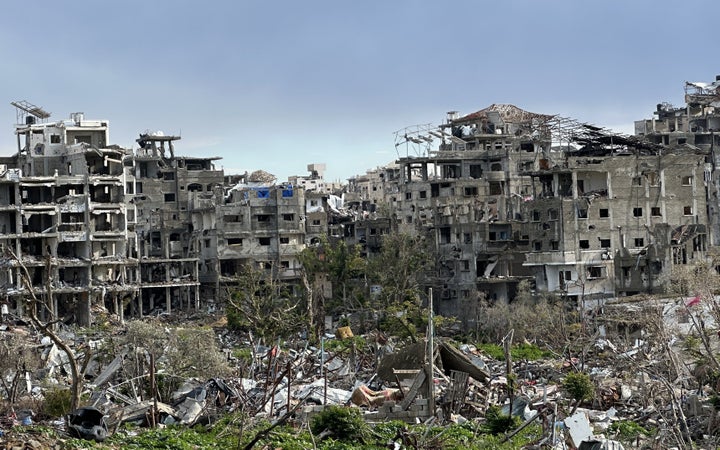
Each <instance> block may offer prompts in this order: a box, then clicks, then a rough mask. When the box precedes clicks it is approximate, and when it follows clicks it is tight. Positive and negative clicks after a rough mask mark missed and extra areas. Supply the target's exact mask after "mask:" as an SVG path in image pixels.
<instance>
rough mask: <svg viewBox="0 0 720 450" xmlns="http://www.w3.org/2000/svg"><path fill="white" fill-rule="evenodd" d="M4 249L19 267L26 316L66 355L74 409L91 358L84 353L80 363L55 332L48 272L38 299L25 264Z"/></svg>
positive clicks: (11, 252) (55, 317) (13, 253)
mask: <svg viewBox="0 0 720 450" xmlns="http://www.w3.org/2000/svg"><path fill="white" fill-rule="evenodd" d="M6 251H7V253H8V255H9V257H10V258H12V259H13V260H14V261H15V262H16V263H17V265H18V267H20V280H21V282H22V284H23V286H24V287H25V290H26V291H27V295H26V296H25V297H24V299H25V302H26V306H27V308H25V311H26V313H27V316H28V318H29V319H30V322H31V323H32V324H33V326H34V327H35V328H36V329H37V330H38V331H39V332H40V333H42V334H44V335H45V336H47V337H49V338H50V340H51V341H52V342H53V343H54V344H55V345H57V346H58V348H59V349H60V350H61V351H62V352H63V353H64V354H65V355H66V356H67V359H68V365H69V366H70V374H69V375H70V380H71V383H70V394H71V397H70V400H71V401H70V408H71V409H76V408H78V407H79V406H80V400H81V399H80V395H81V394H82V389H83V384H84V383H83V379H84V374H85V371H86V370H87V366H88V363H89V362H90V359H91V358H90V356H89V355H86V356H85V360H84V364H83V365H81V364H80V361H79V360H78V358H77V357H76V356H75V353H74V352H73V350H72V349H71V348H70V346H69V345H68V344H67V343H66V342H65V341H64V340H63V339H61V338H60V336H59V335H58V334H57V333H56V332H55V326H56V325H57V324H58V323H59V322H60V319H58V318H57V316H56V311H55V308H54V307H53V304H52V291H51V290H50V280H49V277H50V274H49V272H48V274H47V276H48V280H46V283H45V286H46V287H45V290H46V292H45V296H44V297H45V298H44V300H40V299H38V298H37V296H36V295H35V290H34V289H33V285H32V281H31V277H30V273H29V272H28V269H27V267H26V266H25V264H23V262H22V261H21V260H20V258H18V256H17V255H16V254H15V252H13V251H12V249H10V248H8V249H7V250H6ZM48 258H49V256H48ZM39 308H42V310H43V311H44V312H45V314H46V315H47V317H49V320H47V321H42V320H40V319H39V318H38V315H37V313H38V309H39Z"/></svg>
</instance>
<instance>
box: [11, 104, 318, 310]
mask: <svg viewBox="0 0 720 450" xmlns="http://www.w3.org/2000/svg"><path fill="white" fill-rule="evenodd" d="M13 105H14V106H15V107H16V109H17V119H18V124H17V125H16V126H15V133H16V135H17V142H18V149H17V153H16V154H15V155H13V156H10V157H3V158H1V159H0V169H1V170H2V175H1V176H0V229H1V230H2V237H1V242H0V246H2V250H3V252H2V256H1V257H0V263H1V264H0V266H1V267H2V269H1V270H0V282H1V283H2V285H3V288H4V294H5V295H4V298H3V302H4V305H5V306H4V308H3V311H7V312H11V313H16V314H22V313H23V308H24V307H25V301H24V300H26V299H27V298H28V295H29V292H28V286H27V284H28V283H29V285H30V288H31V289H32V291H33V293H34V294H35V296H36V297H37V298H39V299H42V300H46V299H52V301H48V302H47V303H48V304H50V305H52V311H49V312H48V315H47V316H46V314H45V311H40V314H41V319H49V317H50V316H49V315H52V316H56V315H57V316H59V317H63V318H65V319H66V320H68V321H77V322H78V323H80V324H89V323H90V314H91V313H90V310H91V305H100V306H103V307H105V308H107V310H109V311H111V312H113V313H116V314H118V315H119V316H120V317H123V316H125V315H128V316H134V317H137V316H142V315H146V314H157V313H162V312H167V313H169V312H172V311H173V310H174V309H178V308H182V309H197V308H200V307H201V306H202V307H213V306H214V304H215V302H216V301H218V300H219V299H221V298H222V297H223V296H224V295H226V294H227V292H228V289H231V288H232V287H233V286H234V284H236V281H237V277H238V275H239V274H240V273H241V272H242V267H243V266H244V265H249V266H253V267H257V268H260V269H263V270H265V271H266V272H267V273H268V274H269V275H272V276H274V277H276V278H278V279H281V280H283V281H288V282H291V283H294V282H296V281H297V280H298V278H299V261H298V258H297V254H298V253H299V252H300V251H301V250H302V249H303V248H304V246H305V244H306V242H305V238H306V229H305V220H306V215H305V208H306V205H305V196H304V189H303V188H299V187H294V186H293V185H291V184H282V185H275V183H274V181H275V178H274V177H273V176H272V175H270V174H267V173H264V172H262V171H258V172H256V173H253V174H251V175H245V176H235V177H229V178H228V180H226V179H225V176H224V173H223V171H222V170H218V169H216V168H215V161H217V160H218V159H220V158H217V157H186V156H177V155H176V154H175V147H174V143H176V142H177V141H178V140H179V139H180V137H179V136H168V135H165V134H164V133H162V132H149V131H147V132H144V133H142V134H140V136H139V138H138V139H137V143H138V148H137V149H135V150H132V149H124V148H120V147H118V146H114V145H109V144H108V141H109V124H108V122H107V121H104V120H103V121H99V120H87V119H85V118H84V115H83V114H82V113H75V114H72V115H71V118H70V119H69V120H60V121H49V118H50V114H49V113H47V112H46V111H44V110H43V109H42V108H39V107H37V106H35V105H32V104H30V103H28V102H26V101H19V102H13ZM226 181H228V182H230V181H234V183H233V184H232V185H230V186H228V185H227V183H226ZM317 228H318V229H317V230H316V231H317V232H316V235H317V236H319V235H320V233H325V232H326V230H327V221H324V222H322V223H321V227H317ZM24 268H27V274H28V275H27V277H25V276H24V270H25V269H24ZM26 278H27V279H28V281H27V282H26V281H25V279H26ZM201 299H202V300H203V301H202V305H201Z"/></svg>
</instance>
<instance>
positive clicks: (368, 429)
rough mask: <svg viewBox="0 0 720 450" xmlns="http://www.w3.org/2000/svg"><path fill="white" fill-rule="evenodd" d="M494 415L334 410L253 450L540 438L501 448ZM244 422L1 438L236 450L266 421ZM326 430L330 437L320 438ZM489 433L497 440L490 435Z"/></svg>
mask: <svg viewBox="0 0 720 450" xmlns="http://www.w3.org/2000/svg"><path fill="white" fill-rule="evenodd" d="M496 412H497V415H496V420H495V421H493V422H492V425H478V424H476V423H474V422H466V423H464V424H462V425H458V424H451V425H448V426H430V427H428V426H424V425H414V424H406V423H404V422H398V421H394V422H385V423H380V424H377V425H375V426H371V425H368V424H366V423H365V422H364V421H363V419H362V417H361V415H360V412H359V410H358V409H356V408H345V407H341V406H335V407H330V408H328V409H327V410H326V411H324V412H321V413H319V414H318V415H317V416H315V417H314V418H313V420H312V421H311V427H310V429H308V427H305V426H302V427H301V426H300V424H297V425H295V426H293V425H284V426H280V427H277V428H274V429H273V430H272V431H271V432H270V433H269V434H268V435H267V436H265V437H264V438H263V439H261V440H260V441H259V442H257V443H256V444H255V446H254V447H253V448H254V449H262V448H273V449H275V448H282V449H283V450H306V449H309V448H315V449H318V450H376V449H381V448H388V443H389V442H397V443H399V444H400V446H401V448H423V449H450V450H452V449H462V450H480V449H491V450H492V449H495V450H512V449H517V448H521V447H523V446H524V445H526V444H528V443H529V442H532V441H534V440H536V439H537V438H538V437H539V436H540V433H541V431H540V427H539V426H537V425H531V426H529V427H528V428H526V429H525V430H523V431H522V432H521V433H519V434H518V435H517V436H515V437H514V438H513V439H511V440H509V441H508V442H503V440H504V435H503V434H502V432H503V431H502V430H503V429H504V426H503V425H512V426H508V427H507V429H509V430H511V429H513V427H514V426H515V425H516V424H518V420H519V419H517V418H514V419H512V423H510V422H508V418H507V416H502V415H501V414H500V413H499V410H497V411H496ZM246 420H247V418H246V417H242V416H241V415H239V414H238V415H235V416H228V417H226V418H223V419H222V420H221V421H219V422H216V423H215V424H213V425H212V426H210V427H205V426H199V425H198V426H195V427H193V428H186V427H180V426H177V427H175V426H169V427H165V428H156V429H149V428H136V427H132V426H124V427H121V428H120V430H118V432H117V433H115V434H114V435H112V436H110V437H109V438H108V439H107V440H106V441H105V442H103V443H96V442H91V441H84V440H80V439H70V438H67V436H64V435H62V434H61V433H58V432H57V431H55V430H53V429H51V428H48V427H42V426H38V425H34V426H32V427H16V428H13V429H12V430H9V431H8V432H7V434H6V438H7V439H10V440H11V441H12V440H13V438H14V437H15V439H16V440H22V439H37V440H39V441H40V442H41V443H46V444H47V445H48V446H49V445H51V444H55V443H58V442H62V444H61V445H62V448H69V449H118V448H123V449H173V450H191V449H192V450H202V449H230V448H236V449H238V448H243V447H244V446H246V445H247V444H248V443H249V442H250V441H251V440H252V439H253V438H254V437H255V436H256V434H257V433H258V432H260V431H261V430H266V429H267V427H268V425H269V423H268V422H267V421H263V422H255V423H254V424H253V425H248V424H247V422H246ZM311 430H312V431H311ZM325 430H328V431H330V432H331V433H329V434H328V433H326V436H324V437H323V438H321V433H323V431H325ZM491 430H493V431H492V432H496V433H500V434H495V435H494V434H491ZM13 435H15V436H13Z"/></svg>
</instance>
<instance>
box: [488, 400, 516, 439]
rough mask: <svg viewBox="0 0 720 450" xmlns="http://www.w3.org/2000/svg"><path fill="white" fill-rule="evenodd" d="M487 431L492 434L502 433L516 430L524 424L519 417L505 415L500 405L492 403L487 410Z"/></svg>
mask: <svg viewBox="0 0 720 450" xmlns="http://www.w3.org/2000/svg"><path fill="white" fill-rule="evenodd" d="M485 420H486V422H485V426H484V428H485V431H487V432H488V433H490V434H501V433H505V432H507V431H511V430H514V429H516V428H518V427H519V426H520V425H521V424H522V420H521V419H520V418H519V417H515V416H511V415H505V414H503V413H502V409H501V408H500V407H499V406H496V405H492V406H490V407H489V408H488V409H487V411H486V412H485Z"/></svg>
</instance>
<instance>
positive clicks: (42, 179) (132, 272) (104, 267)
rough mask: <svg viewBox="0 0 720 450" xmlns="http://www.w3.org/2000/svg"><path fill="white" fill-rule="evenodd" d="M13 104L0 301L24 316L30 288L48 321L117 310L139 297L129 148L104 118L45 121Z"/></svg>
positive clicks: (1, 216) (0, 202)
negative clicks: (94, 307) (114, 141)
mask: <svg viewBox="0 0 720 450" xmlns="http://www.w3.org/2000/svg"><path fill="white" fill-rule="evenodd" d="M13 105H14V106H15V107H16V110H17V118H18V121H17V122H18V123H17V125H16V126H15V134H16V135H17V153H16V154H15V155H14V156H11V157H4V158H2V159H1V162H0V164H1V167H2V179H1V180H0V228H1V229H2V239H1V240H2V242H1V243H0V244H1V246H2V250H3V252H2V256H0V261H2V264H1V265H2V270H1V271H0V282H1V283H2V285H3V288H4V290H3V291H4V294H5V295H4V298H3V301H4V302H5V305H7V308H8V310H9V311H13V312H18V313H22V312H23V308H24V301H23V299H24V298H25V297H26V296H28V295H30V294H31V293H30V292H28V290H32V294H34V296H36V297H37V298H42V299H44V300H45V303H46V304H47V305H48V306H49V308H51V311H50V312H49V313H50V314H52V315H53V316H57V317H62V318H66V319H69V320H77V321H78V322H79V323H81V324H89V321H90V305H91V304H93V303H98V304H101V305H104V306H107V307H108V309H110V310H113V311H118V310H119V309H120V308H121V306H120V305H121V304H122V303H123V302H124V301H126V300H127V299H130V298H134V297H135V296H137V294H138V291H139V284H138V280H139V270H138V258H137V256H136V251H135V249H136V247H135V245H136V238H135V232H134V231H133V229H132V227H129V226H128V224H129V222H132V221H134V217H133V214H132V212H128V198H127V197H126V191H125V187H126V183H128V178H127V173H126V171H125V170H124V164H123V161H124V160H125V158H127V157H128V156H129V151H128V150H126V149H122V148H120V147H117V146H113V145H109V144H108V137H109V129H108V122H107V121H102V120H86V119H85V118H84V116H83V114H82V113H75V114H72V115H71V117H70V119H69V120H60V121H56V122H49V121H48V118H49V117H50V114H49V113H47V112H46V111H45V110H43V109H42V108H39V107H37V106H34V105H32V104H30V103H28V102H25V101H21V102H13ZM25 269H27V276H26V273H25ZM39 314H40V316H41V318H46V311H44V310H41V311H39Z"/></svg>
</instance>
